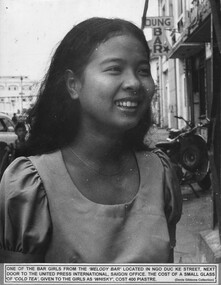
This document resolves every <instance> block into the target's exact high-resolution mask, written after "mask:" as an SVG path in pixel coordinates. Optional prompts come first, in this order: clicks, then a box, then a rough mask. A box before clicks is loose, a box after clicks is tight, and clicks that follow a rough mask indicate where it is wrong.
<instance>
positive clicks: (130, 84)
mask: <svg viewBox="0 0 221 285" xmlns="http://www.w3.org/2000/svg"><path fill="white" fill-rule="evenodd" d="M140 84H141V83H140V80H139V78H138V77H137V76H136V74H134V72H128V73H127V74H125V77H124V82H123V87H124V89H127V90H133V91H134V90H137V89H139V88H140Z"/></svg>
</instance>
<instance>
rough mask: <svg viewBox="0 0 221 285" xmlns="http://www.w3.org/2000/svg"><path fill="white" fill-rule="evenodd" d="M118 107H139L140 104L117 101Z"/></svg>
mask: <svg viewBox="0 0 221 285" xmlns="http://www.w3.org/2000/svg"><path fill="white" fill-rule="evenodd" d="M116 105H117V106H119V107H137V106H138V102H131V101H117V102H116Z"/></svg>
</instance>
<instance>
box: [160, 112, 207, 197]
mask: <svg viewBox="0 0 221 285" xmlns="http://www.w3.org/2000/svg"><path fill="white" fill-rule="evenodd" d="M175 117H176V118H178V119H180V120H184V121H185V122H186V125H187V127H186V128H183V129H181V130H179V131H176V132H171V133H169V138H168V139H167V141H164V142H158V143H157V144H156V147H158V148H160V149H162V150H163V151H164V152H165V153H166V154H167V155H168V156H169V157H170V159H171V161H172V163H173V165H174V167H175V169H176V172H177V176H178V178H179V180H180V184H181V185H184V184H188V185H190V187H191V188H192V190H193V191H194V188H193V187H192V183H196V182H197V183H198V185H199V186H200V187H201V188H202V189H203V190H207V189H209V188H210V186H211V180H210V166H209V156H208V150H207V142H206V141H205V139H204V138H203V137H202V136H201V135H200V134H199V129H201V128H205V127H206V128H208V126H209V120H208V119H207V118H206V117H200V120H205V122H204V123H203V122H202V121H200V123H199V124H197V125H196V126H193V125H192V124H191V123H190V122H189V121H186V120H185V119H184V118H183V117H178V116H175ZM175 134H176V135H175ZM194 193H195V194H196V195H197V193H196V192H195V191H194Z"/></svg>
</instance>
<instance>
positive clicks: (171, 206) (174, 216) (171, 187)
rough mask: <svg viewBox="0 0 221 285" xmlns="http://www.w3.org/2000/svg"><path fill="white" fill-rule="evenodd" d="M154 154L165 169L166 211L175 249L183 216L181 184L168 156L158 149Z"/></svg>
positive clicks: (172, 245)
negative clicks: (178, 224) (177, 231)
mask: <svg viewBox="0 0 221 285" xmlns="http://www.w3.org/2000/svg"><path fill="white" fill-rule="evenodd" d="M154 153H155V154H156V155H157V156H158V157H159V158H160V160H161V162H162V164H163V167H164V201H165V207H164V209H165V215H166V218H167V223H168V229H169V234H170V239H171V247H174V246H175V244H176V238H175V230H176V224H177V223H178V221H179V220H180V218H181V214H182V195H181V189H180V184H179V181H178V178H177V175H176V172H175V170H174V168H173V167H172V164H171V162H170V159H169V158H168V156H167V155H166V154H165V153H164V152H163V151H161V150H158V149H156V150H154Z"/></svg>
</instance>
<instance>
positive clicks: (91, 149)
mask: <svg viewBox="0 0 221 285" xmlns="http://www.w3.org/2000/svg"><path fill="white" fill-rule="evenodd" d="M70 147H71V148H72V149H73V150H74V151H75V152H76V153H77V154H79V155H83V156H84V157H87V158H88V159H90V160H93V161H99V162H105V163H107V160H116V159H118V158H119V157H120V156H122V155H124V154H125V153H126V152H127V151H128V150H127V149H126V147H125V145H124V143H123V136H117V135H115V136H113V135H108V134H101V133H92V132H87V133H86V132H84V133H79V134H78V135H77V137H76V138H75V140H74V142H73V143H72V144H71V145H70Z"/></svg>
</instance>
